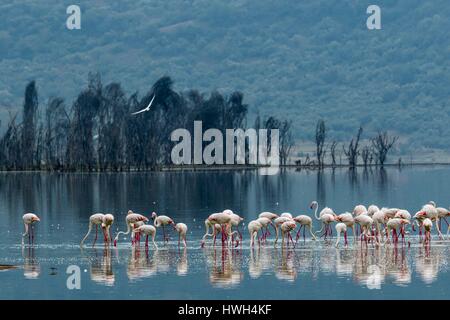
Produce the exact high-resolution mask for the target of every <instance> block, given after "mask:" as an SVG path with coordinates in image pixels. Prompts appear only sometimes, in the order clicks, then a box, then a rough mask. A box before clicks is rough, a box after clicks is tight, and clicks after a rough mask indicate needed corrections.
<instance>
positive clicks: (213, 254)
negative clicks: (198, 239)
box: [204, 247, 244, 288]
mask: <svg viewBox="0 0 450 320" xmlns="http://www.w3.org/2000/svg"><path fill="white" fill-rule="evenodd" d="M204 256H205V260H206V263H207V265H208V267H209V269H210V272H209V282H210V283H211V285H212V286H214V287H216V288H233V287H236V286H238V285H239V284H240V283H241V282H242V279H243V278H244V275H243V273H242V271H241V268H242V257H241V251H240V250H231V249H228V248H226V247H222V248H212V249H207V250H204Z"/></svg>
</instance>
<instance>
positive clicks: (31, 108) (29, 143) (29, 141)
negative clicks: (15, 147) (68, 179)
mask: <svg viewBox="0 0 450 320" xmlns="http://www.w3.org/2000/svg"><path fill="white" fill-rule="evenodd" d="M37 109H38V94H37V89H36V83H35V81H31V82H30V83H28V85H27V87H26V88H25V102H24V104H23V117H22V130H21V141H20V142H21V153H22V155H21V159H20V160H21V166H22V168H23V169H33V166H34V161H33V160H34V156H35V151H36V150H35V149H36V127H37V116H36V115H37Z"/></svg>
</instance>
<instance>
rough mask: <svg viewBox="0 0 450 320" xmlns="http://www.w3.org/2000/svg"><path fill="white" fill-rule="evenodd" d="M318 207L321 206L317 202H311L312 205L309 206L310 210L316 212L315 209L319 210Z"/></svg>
mask: <svg viewBox="0 0 450 320" xmlns="http://www.w3.org/2000/svg"><path fill="white" fill-rule="evenodd" d="M318 205H319V204H318V203H317V201H313V202H311V204H310V205H309V208H310V209H313V210H314V209H315V208H317V206H318Z"/></svg>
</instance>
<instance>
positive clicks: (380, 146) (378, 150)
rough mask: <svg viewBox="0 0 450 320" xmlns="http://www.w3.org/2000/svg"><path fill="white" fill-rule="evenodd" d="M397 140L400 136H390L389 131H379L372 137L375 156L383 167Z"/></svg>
mask: <svg viewBox="0 0 450 320" xmlns="http://www.w3.org/2000/svg"><path fill="white" fill-rule="evenodd" d="M397 140H398V136H389V134H388V132H387V131H384V132H378V134H377V135H376V136H375V137H374V138H372V139H371V141H372V146H373V148H374V153H375V156H376V158H377V160H378V163H379V164H380V166H381V167H383V165H384V162H385V161H386V157H387V154H388V152H389V150H390V149H391V148H392V147H393V146H394V144H395V142H396V141H397Z"/></svg>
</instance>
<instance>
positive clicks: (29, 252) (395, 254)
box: [0, 167, 450, 299]
mask: <svg viewBox="0 0 450 320" xmlns="http://www.w3.org/2000/svg"><path fill="white" fill-rule="evenodd" d="M448 181H450V168H449V167H414V168H404V169H402V170H399V169H397V168H389V169H386V170H383V171H380V170H372V171H371V170H362V169H359V170H358V171H357V172H356V173H349V171H348V170H346V169H339V170H336V171H335V172H332V171H331V170H328V171H327V170H326V171H325V172H322V173H318V172H315V171H310V172H307V171H294V170H286V171H283V172H282V173H281V174H280V175H277V176H260V175H258V173H257V172H256V171H223V172H222V171H220V172H217V171H215V172H211V171H207V172H164V173H123V174H122V173H119V174H49V173H0V235H1V238H0V283H1V290H0V298H2V299H29V298H31V299H33V298H39V299H216V298H217V299H224V298H235V299H241V298H242V299H348V298H353V299H394V298H397V299H402V298H408V299H448V298H450V286H449V284H450V273H449V266H448V262H449V244H450V242H449V241H437V238H436V236H434V242H433V244H432V245H431V247H429V248H428V247H423V246H422V245H421V244H420V243H419V241H418V239H417V238H413V239H412V243H411V247H407V246H402V245H398V246H397V247H394V246H387V247H382V248H374V247H373V246H371V245H369V246H365V245H361V244H360V243H357V244H356V245H352V244H351V245H350V246H349V247H348V248H340V249H336V248H334V246H333V244H334V241H333V243H328V242H323V241H320V242H318V243H316V242H313V241H309V240H308V238H307V239H306V241H304V242H303V241H301V240H300V241H299V243H298V245H297V247H296V248H295V249H292V248H291V249H284V250H282V249H281V248H280V247H279V248H274V247H273V245H272V244H271V241H272V240H269V244H268V245H266V246H263V247H261V248H260V249H259V250H250V248H249V243H248V235H247V232H245V233H244V239H245V241H244V243H243V245H242V247H241V248H240V249H239V250H226V249H225V250H222V248H221V247H220V246H218V247H217V248H216V249H215V250H214V249H212V248H211V246H208V247H207V248H206V249H203V250H202V249H201V248H200V241H199V239H200V238H201V236H202V235H203V233H204V226H203V220H204V219H205V218H206V217H207V216H208V214H210V213H212V212H217V211H221V210H223V209H225V208H230V209H232V210H233V211H235V212H236V213H238V214H240V215H241V216H243V217H244V218H245V221H249V220H251V219H253V218H254V217H256V216H257V214H258V213H260V212H262V211H273V212H278V213H281V212H285V211H288V212H292V213H293V214H296V215H297V214H305V213H306V214H312V213H311V212H310V210H309V209H308V204H309V203H310V202H311V200H318V201H319V203H320V206H321V207H322V206H323V205H327V206H330V207H332V208H333V209H334V210H335V212H337V213H340V212H344V211H347V210H352V208H353V207H354V206H355V205H356V204H359V203H363V204H366V205H369V204H371V203H375V204H378V205H379V206H391V207H394V206H395V207H402V208H405V209H407V210H409V211H410V212H411V213H414V212H416V211H417V210H418V209H420V206H421V205H422V204H424V203H426V202H428V201H429V200H434V201H436V202H437V203H438V205H440V206H445V207H448V206H449V205H450V203H449V198H448V195H449V193H448V190H449V187H448V185H449V184H448ZM128 209H132V210H133V211H135V212H139V213H142V214H144V215H147V216H150V214H151V212H152V211H156V212H158V213H160V214H167V215H170V216H171V217H173V218H174V220H175V221H176V222H185V223H186V224H187V225H188V227H189V234H188V248H187V250H178V248H177V245H176V235H175V234H173V233H172V234H171V236H172V240H171V242H170V243H169V244H168V245H166V246H163V245H162V243H161V237H162V234H161V233H160V230H158V237H157V239H158V241H159V243H160V250H158V251H154V250H153V248H152V247H150V249H149V250H145V248H144V247H143V246H142V245H141V246H140V247H137V248H134V249H132V248H131V245H130V243H129V239H124V238H121V239H120V242H119V245H118V247H117V248H104V247H103V245H102V243H101V242H99V245H97V247H96V248H92V246H91V245H89V244H91V243H92V240H93V238H90V239H89V240H88V246H87V247H86V248H85V249H84V250H83V251H81V250H80V247H79V242H80V240H81V238H82V237H83V235H84V234H85V233H86V231H87V224H88V218H89V216H90V215H91V214H92V213H95V212H104V213H106V212H111V213H113V214H114V215H115V217H116V221H115V224H114V226H113V229H114V233H115V232H116V231H117V230H118V229H120V230H124V229H125V215H126V211H127V210H128ZM24 212H35V213H37V214H38V215H39V216H40V217H41V222H40V223H39V224H38V225H36V239H35V241H36V245H35V246H34V247H33V248H30V247H28V246H25V247H22V246H21V233H22V232H23V224H22V223H21V217H22V215H23V213H24ZM443 226H444V229H446V228H447V227H446V225H445V223H444V224H443ZM315 227H316V229H317V228H318V227H319V226H318V224H316V225H315ZM350 239H352V237H350ZM71 265H76V266H79V268H80V270H81V289H80V290H69V289H67V286H66V281H67V278H68V276H69V275H68V274H66V270H67V268H68V267H69V266H71Z"/></svg>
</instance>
